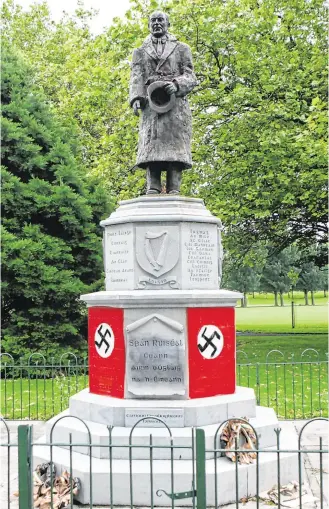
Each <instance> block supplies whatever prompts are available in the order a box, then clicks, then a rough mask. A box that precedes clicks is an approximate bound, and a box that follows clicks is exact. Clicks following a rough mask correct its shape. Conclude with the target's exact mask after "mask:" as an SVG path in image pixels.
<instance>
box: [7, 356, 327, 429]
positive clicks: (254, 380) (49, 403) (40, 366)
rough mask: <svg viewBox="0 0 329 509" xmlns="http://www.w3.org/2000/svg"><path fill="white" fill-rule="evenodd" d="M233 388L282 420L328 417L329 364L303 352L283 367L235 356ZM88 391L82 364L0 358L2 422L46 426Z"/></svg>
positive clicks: (271, 360)
mask: <svg viewBox="0 0 329 509" xmlns="http://www.w3.org/2000/svg"><path fill="white" fill-rule="evenodd" d="M237 359H238V363H237V385H241V386H244V387H250V388H252V389H254V390H255V394H256V400H257V405H261V406H267V407H273V408H274V409H275V411H276V413H277V415H278V417H279V418H281V419H310V418H313V417H327V416H328V404H327V401H328V358H327V359H326V360H320V355H319V352H318V351H317V350H315V349H313V348H307V349H306V350H304V352H302V354H301V356H300V360H298V361H294V356H293V355H291V360H288V361H286V360H285V356H284V354H283V353H282V352H281V351H280V350H271V351H270V352H268V354H267V355H266V359H265V362H256V363H255V362H250V361H249V358H248V356H247V354H246V353H245V352H244V351H243V350H237ZM86 387H88V363H87V359H86V358H84V359H81V360H79V359H78V358H77V357H76V356H75V355H74V354H68V355H66V356H62V357H61V359H60V361H59V362H55V361H54V360H51V361H50V362H47V361H46V359H45V357H44V356H43V355H42V354H32V355H31V356H30V357H29V359H28V362H27V363H25V364H22V363H17V362H15V361H14V359H13V357H12V356H11V355H9V354H7V353H4V354H1V355H0V388H1V414H2V416H3V417H4V418H6V419H18V420H23V419H29V420H46V419H50V418H51V417H53V416H54V415H57V414H58V413H59V412H61V411H63V410H65V409H66V408H67V407H68V404H69V398H70V396H73V395H74V394H76V393H77V392H79V391H81V390H82V389H85V388H86Z"/></svg>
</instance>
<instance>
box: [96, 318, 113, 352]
mask: <svg viewBox="0 0 329 509" xmlns="http://www.w3.org/2000/svg"><path fill="white" fill-rule="evenodd" d="M102 328H103V324H102V325H100V326H99V328H98V329H97V334H98V336H100V337H101V340H100V341H99V342H97V341H96V339H95V345H96V346H97V347H98V348H100V347H101V346H102V344H103V343H104V344H105V345H106V350H105V353H107V351H108V349H109V348H110V343H108V341H106V336H107V335H108V336H109V337H110V338H111V337H112V335H111V332H110V331H109V329H106V331H105V333H104V334H103V333H102Z"/></svg>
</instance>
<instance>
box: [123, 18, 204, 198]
mask: <svg viewBox="0 0 329 509" xmlns="http://www.w3.org/2000/svg"><path fill="white" fill-rule="evenodd" d="M169 26H170V23H169V18H168V16H167V15H166V14H165V13H163V12H158V11H156V12H153V14H151V16H150V18H149V29H150V32H151V34H150V35H149V36H148V37H147V38H146V39H145V41H144V42H143V44H142V46H141V47H140V48H137V49H135V50H134V53H133V59H132V66H131V78H130V105H131V106H132V108H133V110H134V113H135V114H136V115H137V116H138V115H139V110H141V112H142V118H141V121H140V128H139V146H138V155H137V163H136V166H139V167H140V168H146V170H147V194H159V193H160V192H161V171H162V170H166V171H167V185H166V190H167V193H169V194H178V193H179V190H180V184H181V179H182V170H183V169H185V168H191V166H192V157H191V136H192V117H191V111H190V107H189V104H188V101H187V97H186V96H187V94H188V93H189V92H191V90H192V89H193V87H195V85H196V83H197V81H196V77H195V75H194V72H193V64H192V55H191V50H190V48H189V46H188V45H187V44H184V43H181V42H178V41H177V39H176V37H174V36H173V35H171V34H170V33H168V27H169Z"/></svg>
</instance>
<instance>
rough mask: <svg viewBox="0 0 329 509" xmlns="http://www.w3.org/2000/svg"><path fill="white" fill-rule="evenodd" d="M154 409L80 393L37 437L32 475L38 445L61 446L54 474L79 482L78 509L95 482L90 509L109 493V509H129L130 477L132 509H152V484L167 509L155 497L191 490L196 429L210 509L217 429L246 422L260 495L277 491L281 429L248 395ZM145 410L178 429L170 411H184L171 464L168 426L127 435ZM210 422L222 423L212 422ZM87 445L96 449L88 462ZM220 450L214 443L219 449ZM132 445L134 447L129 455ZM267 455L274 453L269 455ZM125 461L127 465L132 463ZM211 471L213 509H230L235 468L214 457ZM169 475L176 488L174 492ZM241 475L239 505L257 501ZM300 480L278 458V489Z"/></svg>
mask: <svg viewBox="0 0 329 509" xmlns="http://www.w3.org/2000/svg"><path fill="white" fill-rule="evenodd" d="M207 400H208V401H207ZM154 403H155V402H154V401H151V402H150V401H140V400H137V401H136V400H133V401H132V400H119V399H117V400H115V398H109V397H105V396H98V395H94V394H90V393H89V391H88V390H84V391H81V392H80V393H78V394H77V395H75V396H73V397H72V398H70V407H69V409H68V410H66V411H65V412H62V413H61V414H59V415H57V416H56V417H54V418H53V419H51V420H50V421H48V423H47V425H46V436H44V437H42V438H41V439H40V440H39V441H38V444H39V445H36V446H35V447H34V448H33V449H34V459H33V460H34V467H35V466H36V465H38V464H40V463H44V462H46V461H49V460H50V447H49V445H43V444H45V443H47V444H49V442H52V443H54V444H59V445H58V446H57V445H55V446H53V448H52V460H53V462H54V463H55V465H56V468H57V472H61V471H62V470H64V469H67V470H70V465H72V471H73V476H74V477H79V478H80V480H81V491H80V493H79V495H78V497H77V500H78V501H79V502H80V503H82V504H88V503H89V502H90V479H92V501H93V503H94V504H98V505H109V504H110V502H111V496H110V493H111V492H112V494H113V498H112V501H113V505H115V506H120V505H125V506H128V505H130V504H131V498H130V486H131V484H130V480H131V477H130V473H132V485H133V505H134V506H144V507H145V506H146V507H147V506H150V505H151V502H150V501H151V477H152V493H153V501H154V505H156V506H170V505H171V500H170V499H169V498H168V497H167V496H166V495H165V494H163V492H159V496H158V495H157V491H158V490H165V491H166V492H167V493H172V492H173V491H174V492H183V491H185V490H186V492H188V491H191V490H192V481H193V475H195V465H194V466H193V460H192V458H193V455H194V457H195V450H194V452H192V441H193V435H194V434H195V429H193V427H194V426H196V427H199V428H200V427H201V428H202V429H203V430H204V432H205V443H206V450H207V451H209V452H207V453H206V482H207V505H208V506H212V505H214V504H215V484H214V482H215V481H214V479H215V460H214V452H212V451H213V449H214V443H215V437H216V431H217V430H218V427H219V423H220V422H223V421H225V420H226V419H227V418H232V417H242V416H243V417H248V418H249V422H250V424H251V425H252V426H253V427H254V429H255V430H256V432H257V435H258V439H259V448H260V449H265V450H266V451H267V452H266V453H265V452H263V453H260V454H259V472H260V476H259V491H260V492H261V491H264V490H266V489H269V488H271V487H272V486H273V485H274V484H276V483H277V453H276V441H277V436H276V433H275V431H274V430H275V429H277V428H278V427H279V423H278V420H277V417H276V414H275V412H274V410H273V409H271V408H265V407H259V406H256V401H255V397H254V391H253V390H252V389H248V388H243V387H238V388H237V392H236V394H233V395H229V396H218V397H215V398H202V400H200V401H198V400H194V401H193V400H187V401H182V400H179V401H159V402H156V403H157V404H156V405H154ZM164 403H165V404H167V408H164ZM160 404H162V407H161V406H160ZM132 405H133V406H132ZM165 406H166V405H165ZM148 407H149V409H150V413H149V415H156V414H157V408H158V409H159V410H160V409H161V410H162V415H163V416H166V415H167V422H168V423H169V424H170V423H171V424H175V419H176V424H177V423H178V424H179V417H177V413H176V414H175V410H176V411H177V410H182V408H183V409H184V412H183V415H184V425H183V426H180V427H179V426H176V427H175V426H170V431H171V434H172V443H173V446H174V448H173V457H172V461H171V439H170V435H169V431H168V428H167V427H166V426H165V425H162V427H157V425H158V424H159V423H158V422H156V420H155V419H154V420H152V419H148V420H147V421H146V425H147V427H140V426H141V425H142V423H139V424H138V425H136V427H135V428H134V430H133V431H132V427H131V426H133V425H134V424H135V423H136V422H137V420H138V418H140V416H139V414H138V411H137V410H138V409H142V411H143V413H144V412H147V408H148ZM132 408H133V409H135V410H136V412H135V414H136V415H135V416H134V417H132V416H131V409H132ZM169 409H171V411H172V413H171V414H169V413H167V414H166V413H165V412H166V411H169ZM239 409H240V411H239ZM152 411H153V414H152ZM127 412H128V415H129V418H128V421H127ZM170 416H173V417H170ZM215 416H218V417H220V419H219V420H217V421H214V417H215ZM81 417H82V418H83V420H81ZM84 417H86V418H87V420H85V419H84ZM207 420H208V421H209V422H211V423H209V422H207ZM124 423H126V427H125V425H124ZM120 424H121V425H120ZM113 425H114V427H113V429H112V426H113ZM144 426H145V424H144ZM150 435H152V446H153V448H152V452H150V440H151V438H150ZM70 442H71V444H72V445H71V446H70V445H69V444H70ZM295 442H296V437H295V435H291V436H289V434H282V436H280V448H281V449H285V450H291V449H296V448H297V443H295ZM89 443H92V444H93V447H92V449H91V460H90V447H89ZM110 443H111V444H112V447H111V448H110V447H109V444H110ZM218 443H219V442H218V436H217V441H216V444H217V448H218V447H219V445H218ZM129 444H131V446H132V447H129ZM130 450H131V453H130V452H129V451H130ZM271 450H273V453H272V454H271V453H270V451H271ZM130 454H131V458H132V461H130V458H129V456H130ZM151 456H152V458H153V461H152V467H151V461H150V458H151ZM90 466H91V471H92V475H91V476H90ZM216 467H217V469H216V472H217V473H216V475H217V483H218V489H217V494H218V504H219V505H224V504H227V503H230V502H234V501H235V498H236V487H235V479H236V465H235V463H232V462H231V461H230V460H229V459H228V458H226V457H217V460H216ZM151 468H152V470H151ZM172 471H173V474H174V475H173V478H174V488H173V487H172V485H171V482H172ZM238 475H239V477H238V478H239V481H238V496H239V499H240V498H242V497H244V496H249V497H250V496H254V495H255V494H256V464H255V462H254V463H253V464H249V465H238ZM297 475H298V461H297V457H296V455H295V454H293V453H280V482H281V483H282V484H284V483H286V482H288V481H290V480H292V479H294V478H296V477H297ZM177 504H178V502H177ZM179 505H180V506H192V498H187V499H182V500H179Z"/></svg>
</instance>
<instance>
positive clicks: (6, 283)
mask: <svg viewBox="0 0 329 509" xmlns="http://www.w3.org/2000/svg"><path fill="white" fill-rule="evenodd" d="M1 82H2V96H1V98H2V105H3V109H2V165H3V166H2V179H3V182H2V218H3V220H2V241H3V265H2V269H3V273H2V278H3V291H2V299H3V308H2V332H3V343H2V344H3V348H4V350H5V351H8V352H10V353H11V354H12V355H16V356H17V355H21V354H24V355H28V354H29V353H31V352H32V351H39V350H42V351H43V352H45V354H54V355H58V354H59V353H62V352H64V351H65V352H67V351H68V350H71V351H77V350H79V349H85V347H86V312H85V308H84V305H83V304H81V303H80V302H79V296H80V294H81V293H86V292H89V291H92V290H96V289H97V288H101V287H102V280H101V277H102V254H101V240H100V233H101V232H100V228H99V226H98V224H99V220H100V219H101V217H104V215H106V214H107V213H108V212H109V211H110V208H109V204H108V201H107V199H106V194H105V192H104V191H102V189H101V186H100V184H98V183H97V182H96V181H94V182H93V183H92V185H91V186H90V188H89V187H88V186H87V184H86V182H85V177H84V174H83V173H84V172H83V171H82V169H81V167H79V165H78V164H77V163H76V159H75V152H76V150H77V143H76V138H75V136H74V133H73V132H72V130H70V129H69V128H68V127H66V128H62V127H61V126H60V124H59V122H58V121H57V119H56V116H55V115H54V113H53V112H52V111H51V108H50V107H49V106H48V104H47V102H46V100H45V97H44V96H43V94H42V92H41V91H40V90H39V89H38V88H37V87H36V86H35V84H34V82H35V78H34V76H33V73H32V71H31V69H30V68H29V66H27V65H26V63H25V62H24V61H23V59H22V58H21V57H19V56H17V55H16V54H15V52H14V51H12V50H11V49H9V48H8V46H7V45H6V44H4V45H3V51H2V73H1Z"/></svg>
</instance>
